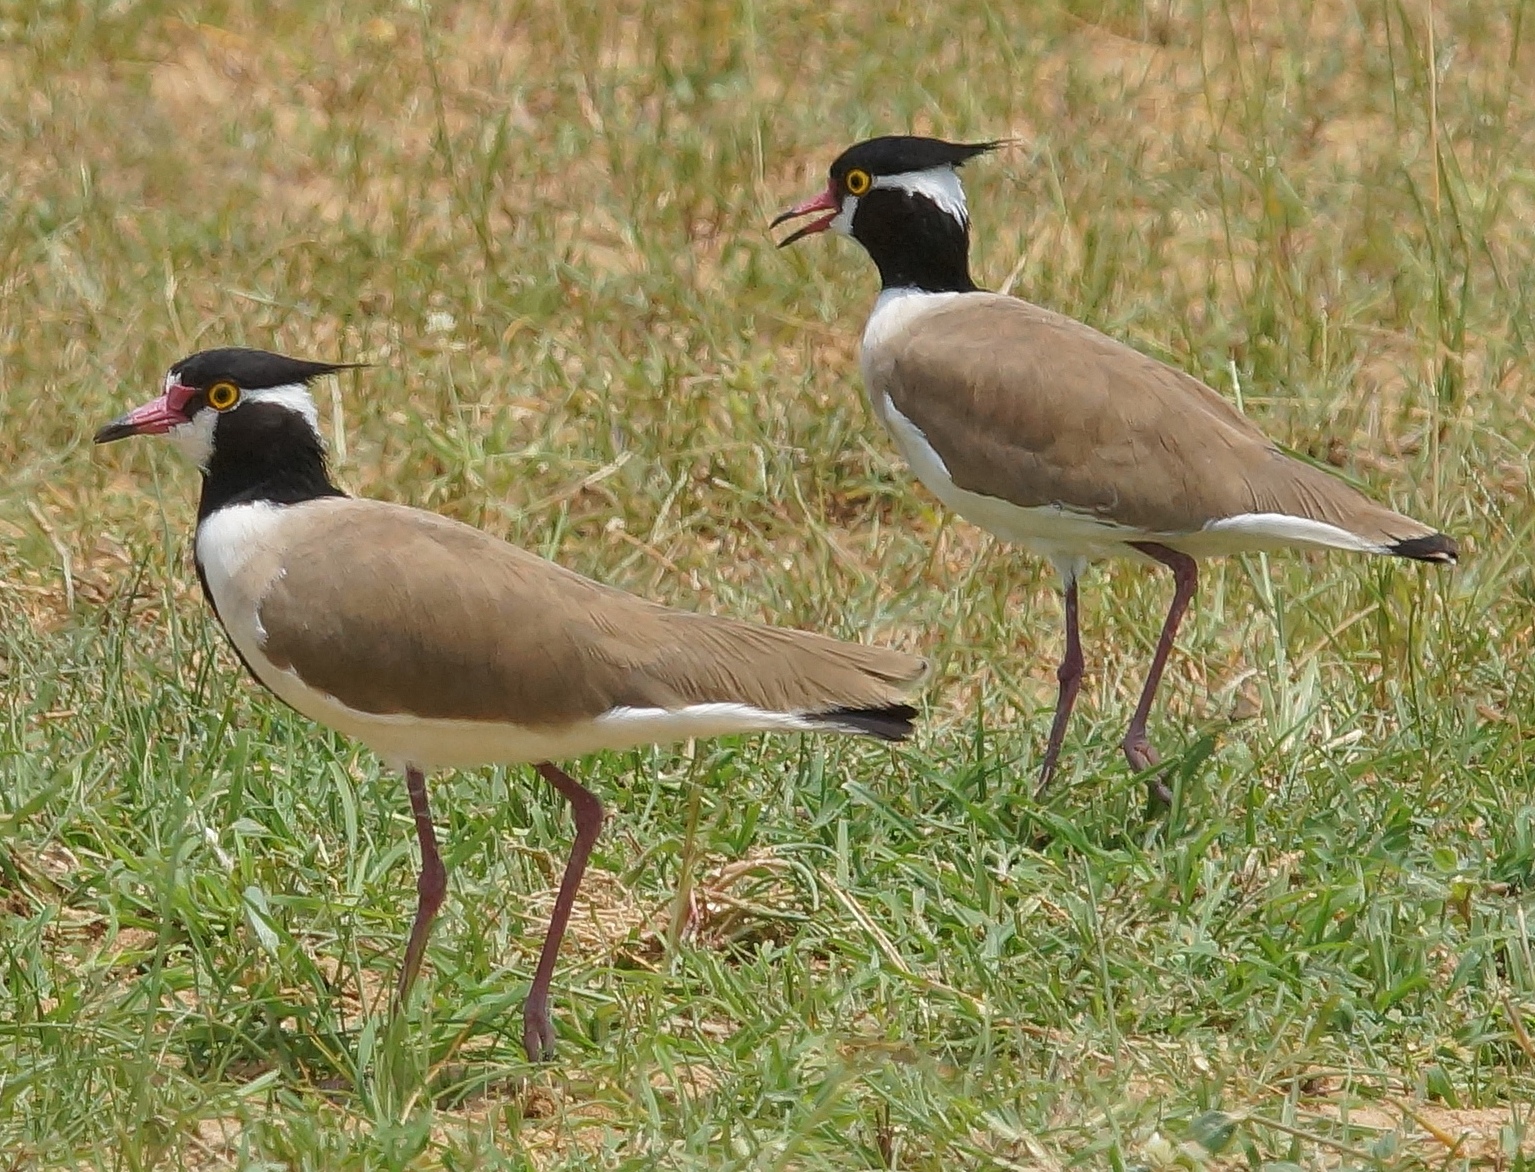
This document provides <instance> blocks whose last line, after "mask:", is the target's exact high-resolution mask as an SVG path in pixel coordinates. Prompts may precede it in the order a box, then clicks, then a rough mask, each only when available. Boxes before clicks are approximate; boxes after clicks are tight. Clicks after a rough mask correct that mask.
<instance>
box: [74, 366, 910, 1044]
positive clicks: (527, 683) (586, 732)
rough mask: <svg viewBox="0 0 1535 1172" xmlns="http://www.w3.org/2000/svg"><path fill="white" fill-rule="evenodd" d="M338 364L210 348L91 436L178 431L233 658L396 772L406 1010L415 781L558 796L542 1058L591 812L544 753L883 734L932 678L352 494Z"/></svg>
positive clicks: (424, 897)
mask: <svg viewBox="0 0 1535 1172" xmlns="http://www.w3.org/2000/svg"><path fill="white" fill-rule="evenodd" d="M343 368H344V366H343V364H340V363H332V362H306V361H302V360H299V359H295V358H287V357H284V356H282V355H280V354H272V353H268V352H265V351H261V350H246V349H219V350H204V351H202V352H201V353H198V354H194V355H192V356H191V357H189V358H185V359H183V360H181V361H180V362H178V363H176V364H175V365H174V366H173V367H171V369H170V372H169V373H168V374H167V375H166V376H165V385H164V389H163V392H162V393H161V395H160V396H159V398H157V399H155V400H154V401H153V402H150V403H147V404H145V405H144V406H142V407H139V408H137V409H135V410H133V411H130V412H128V413H127V414H126V415H124V416H122V417H121V418H120V419H117V420H115V421H114V422H112V423H109V424H107V425H106V426H105V427H103V428H102V429H101V430H100V431H98V432H97V433H96V442H97V443H98V444H103V443H109V442H111V441H113V440H119V439H124V438H126V437H128V436H133V435H153V434H160V433H165V434H168V435H169V436H170V437H171V438H172V439H173V440H175V441H176V443H177V444H178V446H179V447H180V448H181V450H182V451H183V453H184V454H185V455H186V456H187V457H189V458H190V459H191V461H192V462H193V463H194V464H196V465H197V466H198V468H200V469H201V470H202V499H201V503H200V504H199V506H198V510H197V535H196V543H195V551H196V564H197V573H198V577H199V578H200V579H201V581H202V586H203V591H204V593H205V594H206V595H207V598H208V602H209V603H210V604H211V605H212V607H213V610H214V613H215V614H216V615H217V616H218V619H219V622H220V623H221V624H222V626H223V628H224V630H225V632H226V633H227V634H228V636H229V639H230V641H231V642H232V643H233V644H234V648H235V651H236V652H237V653H238V654H239V656H240V659H241V660H242V661H243V662H244V664H245V666H246V668H247V669H249V671H250V673H251V675H253V676H255V677H256V679H257V680H258V681H259V682H260V683H261V684H263V685H265V686H266V687H267V688H269V689H270V690H271V691H272V692H274V693H275V694H276V695H277V696H278V697H279V698H280V699H282V700H284V701H286V702H287V703H288V704H289V705H291V706H292V707H293V708H295V709H297V710H298V711H299V712H301V713H303V714H304V715H305V716H307V717H309V718H310V719H312V720H315V721H318V722H319V723H321V724H325V725H328V726H330V727H331V728H333V729H336V730H338V731H340V732H342V733H344V734H345V735H347V736H350V737H354V738H356V739H357V740H359V741H361V742H362V743H363V744H365V745H367V746H368V747H369V748H371V749H372V750H373V751H374V752H375V753H377V754H378V755H379V756H380V757H381V758H383V760H384V761H385V762H386V763H387V764H389V765H391V766H393V767H395V768H397V769H399V770H400V771H402V772H403V773H404V775H405V784H406V789H407V791H408V793H409V796H410V805H411V810H412V812H413V814H414V816H415V824H416V835H417V838H418V839H419V841H420V847H421V874H420V878H419V881H418V883H417V893H418V903H417V908H416V915H415V921H414V923H413V925H412V927H411V931H410V937H409V941H408V943H407V945H406V949H405V958H404V962H403V963H402V965H401V968H400V974H399V983H398V986H397V988H396V993H395V1006H396V1008H397V1009H398V1007H400V1006H403V1005H404V1004H405V1002H406V1000H407V998H408V996H409V994H410V991H411V987H412V985H413V984H414V982H415V979H416V975H417V972H418V971H419V969H420V967H421V961H422V956H423V953H424V951H425V948H426V942H427V936H428V934H429V932H430V929H431V925H432V920H433V917H434V916H435V915H436V913H437V910H438V908H439V907H440V906H441V904H442V901H443V896H444V892H445V890H446V872H445V870H444V867H443V863H442V859H441V857H440V855H439V854H438V851H437V838H436V834H435V832H434V831H433V829H432V815H431V810H430V808H429V806H428V804H427V792H426V778H425V773H426V771H427V770H429V769H433V768H462V767H470V766H477V765H483V764H491V763H514V762H517V763H532V764H534V765H535V767H536V768H537V770H538V772H539V773H540V774H541V775H542V776H543V777H544V779H545V780H546V781H548V782H549V784H550V785H552V786H553V787H554V788H555V789H556V790H558V791H559V792H560V794H562V795H563V796H564V797H565V799H566V800H567V801H569V803H570V805H571V809H572V812H573V815H574V819H575V827H576V835H575V844H574V846H573V847H572V849H571V852H570V859H569V861H568V862H567V863H566V866H565V873H564V877H563V879H562V881H561V883H560V889H559V894H558V896H557V897H556V900H555V904H554V910H553V914H552V915H551V917H550V921H549V931H548V935H547V936H546V938H545V940H544V945H543V950H542V952H541V953H540V955H539V960H538V967H537V969H536V971H535V973H534V976H533V982H532V985H531V987H530V989H529V992H528V998H527V1002H526V1004H525V1007H524V1011H523V1025H524V1030H523V1043H524V1046H525V1047H526V1050H527V1053H528V1057H529V1058H530V1059H531V1060H534V1061H538V1060H544V1059H547V1058H549V1057H550V1056H551V1055H552V1052H553V1046H554V1032H553V1028H552V1027H551V1024H550V1021H549V1006H548V1002H549V984H550V980H551V977H552V976H553V972H554V964H555V957H556V955H557V954H558V952H559V947H560V940H561V937H562V936H563V935H564V932H565V926H566V922H567V921H568V919H569V917H570V911H571V904H572V902H573V900H574V898H575V895H576V889H577V887H578V886H579V884H580V882H581V876H582V873H583V871H584V870H585V868H586V862H587V857H588V855H589V854H590V853H591V850H592V845H593V843H594V842H595V840H596V838H597V834H598V831H599V829H600V828H601V825H602V817H603V814H602V806H601V803H600V802H599V801H598V799H597V797H596V796H595V795H594V794H593V793H592V792H591V791H590V790H588V789H586V788H585V787H584V786H582V785H581V784H579V783H578V782H576V781H575V780H574V779H573V778H571V777H570V775H569V774H567V773H565V772H564V771H563V770H562V769H560V768H559V767H558V766H557V765H555V764H554V762H555V761H556V760H559V759H562V758H569V757H580V756H583V755H585V754H588V753H595V752H598V751H599V750H604V749H627V748H631V747H634V746H638V745H646V744H654V743H666V742H672V741H678V740H683V739H686V738H689V737H708V736H717V735H722V734H727V733H740V732H748V731H754V730H767V731H795V732H801V731H804V732H835V733H861V734H866V735H870V736H874V737H880V738H883V739H886V740H891V741H898V740H901V739H903V738H905V737H906V736H908V735H909V734H910V733H911V731H912V720H913V718H914V717H915V716H916V709H915V708H913V707H912V706H911V705H910V704H909V703H907V702H906V697H907V695H908V694H909V693H910V691H911V690H912V688H914V687H915V686H916V685H917V684H918V683H919V682H920V680H921V679H922V677H923V675H924V673H925V671H926V664H925V663H924V661H922V660H921V659H918V658H916V657H914V656H911V655H906V654H903V653H901V652H898V651H893V650H887V649H885V648H881V647H870V646H863V645H861V644H857V643H845V642H839V641H837V640H834V639H829V638H826V637H824V636H821V635H816V634H811V633H808V632H803V631H792V630H783V629H778V628H774V627H768V626H762V625H758V624H753V623H746V622H737V621H735V620H732V619H728V618H717V617H713V616H710V615H703V614H694V613H690V612H688V611H684V610H675V609H671V608H669V607H665V606H660V605H657V604H655V603H652V602H647V601H644V600H642V599H640V598H637V597H635V596H634V595H631V594H627V593H625V592H624V591H621V590H617V589H614V588H612V587H609V586H604V585H601V584H600V583H597V582H594V581H592V580H590V579H588V578H584V577H582V576H581V575H579V574H576V573H573V572H571V571H570V570H566V569H563V568H561V567H560V566H558V565H555V564H553V563H552V562H549V561H546V560H544V559H543V558H540V557H537V556H535V555H533V554H531V553H528V552H526V551H525V550H522V549H519V548H517V547H515V546H512V545H509V544H508V543H506V542H504V541H501V540H499V539H498V538H495V537H492V536H490V535H489V534H487V533H484V532H482V531H480V530H478V529H475V528H472V527H470V526H468V525H464V524H461V523H459V522H457V521H453V520H449V519H448V518H446V517H441V516H438V515H437V514H434V513H429V512H425V511H423V510H421V509H414V508H408V507H405V506H402V505H397V504H389V503H386V502H384V501H377V500H366V499H361V498H356V497H349V496H347V495H346V494H345V493H343V492H342V491H341V490H340V489H339V488H337V487H336V485H335V484H334V483H333V482H332V480H331V479H330V476H329V473H328V471H327V468H326V460H325V454H324V446H323V444H322V441H321V435H320V431H319V427H318V422H317V413H316V411H315V405H314V401H313V400H312V398H311V397H310V393H309V389H308V388H309V384H310V382H311V381H312V380H314V379H316V378H318V377H320V376H322V375H327V374H331V373H334V372H335V371H338V370H341V369H343Z"/></svg>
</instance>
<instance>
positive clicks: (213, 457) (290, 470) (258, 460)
mask: <svg viewBox="0 0 1535 1172" xmlns="http://www.w3.org/2000/svg"><path fill="white" fill-rule="evenodd" d="M345 495H346V493H344V492H342V491H341V490H340V489H339V488H337V487H336V486H335V485H334V484H332V483H331V482H330V476H329V475H328V474H327V473H326V470H325V448H324V447H323V445H322V444H321V443H320V437H319V436H318V435H317V434H316V433H315V430H314V428H313V427H311V426H310V425H309V421H308V420H307V419H305V418H304V417H303V416H302V415H300V414H299V413H298V412H296V411H293V410H291V409H290V408H287V407H284V406H282V405H281V404H279V403H249V402H248V403H244V404H242V405H241V406H240V407H238V408H237V409H236V410H234V411H231V412H229V413H228V414H227V415H221V416H219V418H218V422H217V423H216V424H215V425H214V432H213V451H212V453H211V454H210V455H209V457H208V467H207V470H206V471H205V472H204V473H203V494H202V500H201V501H199V502H198V506H197V519H198V520H199V521H201V520H203V519H204V518H205V517H207V516H208V515H209V514H211V513H214V512H216V511H217V510H219V509H222V508H223V507H224V506H225V505H235V504H247V503H251V502H255V501H266V502H268V503H270V504H274V505H296V504H298V503H300V502H301V501H312V500H316V499H317V498H319V497H325V496H345Z"/></svg>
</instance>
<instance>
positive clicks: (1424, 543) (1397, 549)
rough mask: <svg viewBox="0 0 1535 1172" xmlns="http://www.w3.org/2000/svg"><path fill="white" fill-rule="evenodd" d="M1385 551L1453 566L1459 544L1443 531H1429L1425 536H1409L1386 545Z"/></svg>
mask: <svg viewBox="0 0 1535 1172" xmlns="http://www.w3.org/2000/svg"><path fill="white" fill-rule="evenodd" d="M1386 549H1387V552H1389V553H1392V554H1394V555H1396V556H1397V557H1399V558H1412V559H1414V560H1415V561H1420V562H1438V563H1439V564H1440V565H1445V566H1453V565H1454V564H1455V561H1456V559H1457V558H1459V557H1460V546H1459V545H1457V544H1456V543H1455V539H1454V538H1453V537H1451V536H1449V535H1448V534H1445V533H1430V534H1429V535H1428V536H1427V537H1410V538H1408V539H1407V540H1406V541H1398V542H1397V543H1396V544H1395V545H1389V546H1387V547H1386Z"/></svg>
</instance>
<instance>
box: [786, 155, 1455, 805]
mask: <svg viewBox="0 0 1535 1172" xmlns="http://www.w3.org/2000/svg"><path fill="white" fill-rule="evenodd" d="M999 145H1001V144H1000V143H998V142H978V143H955V142H944V141H942V140H940V139H936V138H925V137H917V136H907V135H891V136H886V137H883V138H874V139H870V140H868V141H867V142H861V143H858V144H857V145H855V146H852V147H849V148H848V149H847V150H845V151H843V152H842V154H841V155H839V156H838V157H837V159H836V161H835V162H833V163H832V165H831V171H830V174H829V176H828V179H827V183H826V188H825V190H824V191H822V192H820V193H819V194H817V195H815V196H813V197H812V198H810V199H808V200H806V201H805V202H803V203H801V204H798V205H797V206H795V207H792V208H790V209H789V210H788V211H786V212H784V213H783V214H782V215H780V216H778V217H777V218H776V219H775V220H774V221H773V224H772V226H773V227H777V226H778V225H779V224H783V223H785V222H788V221H790V220H795V219H799V218H801V217H804V216H809V215H814V216H815V217H816V218H815V219H813V220H810V221H809V222H807V223H806V224H805V225H804V226H802V227H800V228H799V229H798V230H797V231H795V232H793V233H792V234H791V235H790V236H788V237H787V238H786V239H785V240H783V241H782V242H781V244H780V247H784V246H787V245H790V244H793V243H794V242H795V241H797V240H801V239H803V238H805V237H807V236H810V235H814V234H816V233H820V232H834V233H837V234H840V235H843V236H850V237H852V238H853V239H854V240H856V241H857V242H858V243H859V244H861V245H862V246H863V248H864V251H866V252H867V253H868V254H869V257H870V258H871V259H872V260H873V261H874V264H875V267H876V268H878V270H879V276H880V282H881V289H880V293H879V297H878V298H877V299H876V300H875V302H874V309H873V311H872V312H871V313H870V314H869V319H868V322H867V323H866V324H865V326H864V331H863V346H862V354H861V359H860V364H861V366H862V370H863V380H864V389H865V391H866V392H867V394H868V397H869V403H870V405H871V407H872V409H873V412H874V415H875V417H876V418H877V419H878V420H879V421H880V423H881V424H882V425H883V426H884V427H885V429H886V431H888V432H889V433H890V436H891V438H892V439H893V440H894V442H895V445H896V447H897V449H898V450H899V451H900V453H901V455H902V456H903V457H904V458H905V459H906V462H907V463H908V464H909V465H910V466H911V468H912V471H914V472H915V473H916V475H917V477H918V478H919V479H920V480H921V481H922V482H923V483H924V484H926V485H927V487H928V488H929V489H930V490H931V491H932V492H933V494H934V495H935V496H937V497H938V499H939V500H940V501H942V502H943V503H944V504H945V505H947V506H948V507H949V508H951V509H953V510H954V511H955V512H957V513H959V514H960V515H961V516H962V517H965V518H967V519H969V520H970V521H972V522H973V523H974V524H976V525H979V526H980V527H981V528H983V529H987V530H990V531H991V532H992V533H994V534H996V535H997V536H998V537H1001V538H1002V539H1003V540H1005V541H1009V542H1016V543H1018V544H1020V545H1022V546H1024V547H1025V548H1027V549H1030V550H1032V551H1034V552H1036V553H1038V554H1040V555H1042V556H1044V557H1046V558H1049V559H1050V560H1051V561H1052V562H1053V563H1054V564H1055V566H1056V568H1057V570H1058V571H1059V573H1060V576H1061V578H1062V580H1063V582H1064V584H1065V612H1066V613H1065V622H1066V650H1065V655H1064V656H1063V658H1062V660H1061V664H1060V667H1059V669H1058V670H1057V672H1056V678H1057V681H1058V685H1059V690H1058V692H1057V697H1056V705H1055V716H1054V719H1053V721H1052V722H1051V726H1050V734H1049V738H1048V740H1047V742H1046V745H1045V751H1044V755H1043V759H1042V763H1041V765H1040V770H1039V792H1040V793H1043V792H1044V790H1045V788H1046V787H1047V786H1048V784H1049V782H1050V779H1051V776H1052V775H1053V773H1054V771H1055V768H1056V762H1057V760H1058V758H1059V756H1060V750H1061V742H1062V738H1063V737H1064V735H1065V731H1066V724H1067V720H1068V718H1069V716H1070V714H1071V709H1072V705H1073V703H1074V702H1075V700H1076V696H1077V692H1078V689H1079V688H1080V687H1081V682H1082V672H1083V662H1082V649H1081V642H1080V639H1079V635H1078V625H1077V579H1078V577H1079V576H1080V575H1081V573H1082V571H1083V569H1084V568H1085V566H1086V565H1087V563H1088V562H1090V561H1093V560H1096V559H1099V558H1105V557H1115V556H1127V557H1131V558H1135V559H1138V560H1140V561H1142V562H1150V563H1160V564H1162V565H1165V566H1167V567H1168V568H1169V569H1171V570H1172V572H1173V580H1174V590H1173V600H1172V605H1171V607H1170V608H1169V610H1168V612H1167V618H1166V620H1165V621H1164V622H1163V624H1162V632H1161V635H1160V637H1159V638H1158V640H1157V645H1156V651H1155V652H1154V654H1153V656H1152V660H1151V667H1150V670H1149V672H1148V673H1147V676H1146V682H1145V686H1144V687H1143V689H1142V690H1141V695H1140V700H1139V702H1138V703H1137V705H1136V707H1135V713H1134V715H1133V716H1132V717H1131V720H1130V727H1129V730H1128V731H1127V732H1126V734H1125V738H1124V742H1123V745H1122V747H1123V750H1124V754H1125V757H1126V759H1127V760H1128V761H1129V763H1130V766H1131V768H1132V769H1134V770H1136V771H1137V772H1141V771H1145V770H1149V769H1151V768H1152V767H1153V766H1155V765H1157V764H1158V763H1159V761H1160V757H1159V754H1158V753H1157V751H1156V749H1155V748H1153V747H1152V745H1151V743H1150V741H1149V739H1148V737H1147V735H1146V722H1147V718H1148V716H1149V715H1150V711H1151V704H1152V701H1153V698H1154V697H1155V695H1156V691H1157V685H1158V683H1159V682H1160V680H1161V678H1162V672H1163V669H1164V667H1165V666H1166V664H1167V659H1168V656H1169V654H1170V653H1171V651H1172V647H1173V639H1174V636H1175V635H1176V634H1177V631H1178V625H1179V623H1180V621H1181V620H1182V618H1183V615H1184V612H1185V610H1186V609H1187V607H1188V605H1189V602H1190V600H1191V599H1192V598H1193V596H1194V593H1195V590H1196V587H1197V585H1198V581H1199V572H1198V563H1197V561H1196V559H1198V558H1201V557H1207V556H1211V555H1216V554H1231V553H1240V552H1244V551H1258V550H1279V549H1284V548H1292V547H1293V548H1300V549H1341V550H1349V551H1351V552H1355V553H1367V554H1384V555H1388V556H1392V557H1399V558H1409V559H1413V560H1416V561H1423V562H1438V563H1452V562H1454V561H1455V559H1456V555H1457V547H1456V543H1455V541H1454V540H1453V539H1452V538H1450V537H1448V536H1446V535H1445V534H1443V533H1440V532H1438V531H1437V530H1435V529H1434V528H1433V527H1432V526H1429V525H1425V524H1423V523H1421V522H1419V521H1415V520H1413V519H1412V518H1411V517H1407V516H1403V515H1402V514H1401V513H1398V512H1395V511H1394V510H1392V509H1389V508H1386V507H1384V506H1382V505H1378V504H1376V503H1375V502H1374V501H1372V500H1370V499H1369V498H1368V497H1366V496H1365V495H1364V494H1363V493H1360V492H1359V491H1357V490H1356V489H1354V488H1352V487H1350V486H1349V485H1348V484H1346V483H1344V482H1343V481H1342V480H1339V479H1338V478H1337V477H1335V476H1332V475H1329V474H1328V473H1326V472H1323V471H1321V470H1320V469H1318V468H1315V467H1313V466H1312V465H1310V464H1307V463H1304V462H1302V461H1300V460H1297V459H1295V458H1293V457H1291V456H1288V455H1286V454H1285V453H1284V452H1282V451H1281V450H1280V449H1279V448H1278V447H1277V446H1276V445H1275V444H1274V443H1272V442H1271V441H1270V440H1268V439H1267V438H1266V437H1265V436H1264V435H1263V433H1262V432H1260V431H1259V430H1258V429H1257V428H1256V427H1255V426H1254V425H1253V424H1252V423H1251V422H1249V421H1248V419H1247V418H1246V417H1245V416H1244V415H1242V414H1241V413H1240V412H1239V411H1237V410H1236V409H1235V408H1234V407H1232V406H1231V404H1229V403H1228V402H1226V400H1225V399H1223V398H1221V396H1220V395H1218V394H1217V393H1216V392H1215V391H1213V390H1211V389H1210V388H1209V387H1208V386H1206V385H1205V384H1204V383H1202V382H1200V381H1199V380H1198V379H1196V378H1194V377H1193V376H1191V375H1189V374H1186V373H1185V372H1183V371H1181V370H1177V369H1175V368H1174V367H1171V366H1168V365H1167V364H1166V363H1163V362H1159V361H1157V360H1156V359H1154V358H1151V357H1148V356H1147V355H1145V354H1142V353H1141V352H1140V351H1138V350H1134V349H1132V348H1131V347H1129V346H1127V345H1125V344H1123V343H1121V342H1117V341H1115V340H1114V339H1113V338H1110V337H1108V336H1107V335H1105V334H1102V333H1100V332H1099V331H1097V330H1095V329H1093V328H1092V327H1090V326H1087V325H1084V324H1082V323H1081V322H1078V321H1074V320H1072V319H1071V318H1068V317H1064V316H1062V315H1061V314H1058V313H1052V312H1051V311H1050V310H1048V309H1041V308H1040V307H1039V306H1036V305H1031V304H1029V302H1027V301H1023V300H1020V299H1018V298H1016V297H1010V296H1005V295H1002V294H998V293H990V292H987V291H985V290H983V289H981V288H980V287H979V286H977V285H976V283H975V282H974V280H972V279H971V276H970V216H969V211H968V209H967V207H966V204H965V192H964V188H963V186H962V185H961V183H960V177H959V168H960V167H961V166H963V165H964V164H965V163H966V162H968V161H969V160H971V159H974V158H975V157H977V156H979V155H984V154H986V153H987V152H989V151H991V150H993V149H995V148H996V147H997V146H999ZM1150 784H1151V788H1152V793H1153V795H1154V797H1156V798H1157V799H1159V800H1161V801H1166V800H1167V799H1168V797H1169V796H1170V795H1169V793H1168V790H1167V788H1166V786H1165V783H1163V782H1162V781H1161V780H1160V779H1157V778H1153V779H1152V780H1151V783H1150Z"/></svg>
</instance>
